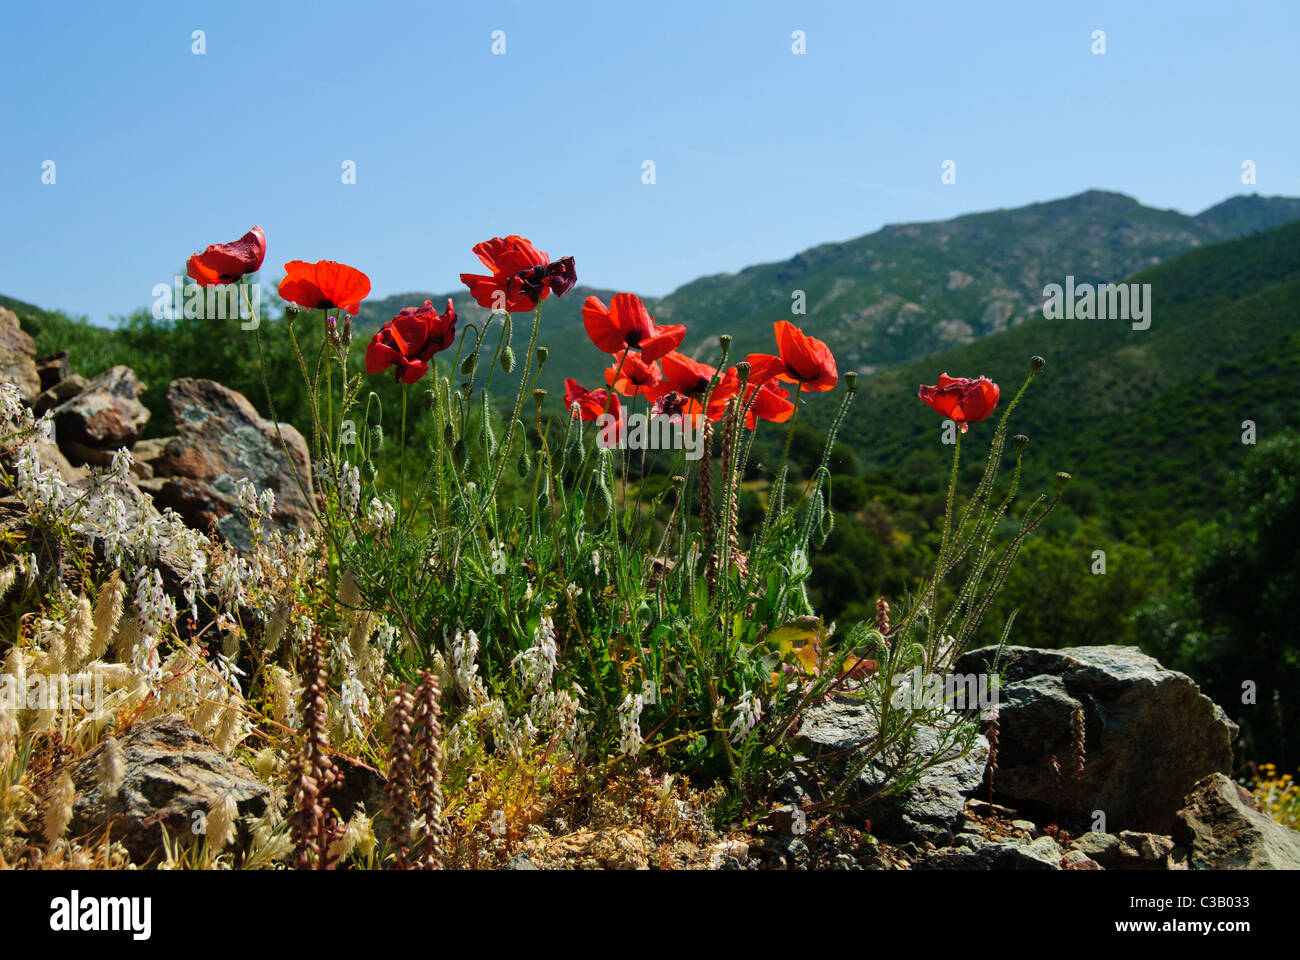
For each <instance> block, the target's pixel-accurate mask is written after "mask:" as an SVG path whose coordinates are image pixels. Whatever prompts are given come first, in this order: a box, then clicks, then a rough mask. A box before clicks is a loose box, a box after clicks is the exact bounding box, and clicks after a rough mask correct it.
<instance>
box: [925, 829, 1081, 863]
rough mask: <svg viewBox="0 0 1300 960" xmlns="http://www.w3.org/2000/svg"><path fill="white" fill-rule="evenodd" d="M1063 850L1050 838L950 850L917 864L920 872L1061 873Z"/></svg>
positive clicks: (932, 855) (984, 844) (936, 853)
mask: <svg viewBox="0 0 1300 960" xmlns="http://www.w3.org/2000/svg"><path fill="white" fill-rule="evenodd" d="M1061 860H1062V854H1061V848H1060V847H1059V846H1058V845H1057V843H1056V841H1055V840H1053V839H1052V838H1051V837H1039V838H1038V839H1037V840H1033V841H1026V840H1005V841H1001V842H998V843H983V844H981V845H979V846H975V847H966V846H962V847H948V848H947V849H945V850H938V851H935V852H934V853H932V854H930V855H929V856H927V857H925V858H924V859H923V860H921V861H920V862H919V863H917V864H916V869H918V870H1060V869H1061Z"/></svg>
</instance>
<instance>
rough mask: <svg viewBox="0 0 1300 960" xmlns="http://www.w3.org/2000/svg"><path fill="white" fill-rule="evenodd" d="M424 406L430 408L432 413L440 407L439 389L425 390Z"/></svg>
mask: <svg viewBox="0 0 1300 960" xmlns="http://www.w3.org/2000/svg"><path fill="white" fill-rule="evenodd" d="M424 408H425V409H426V410H428V411H429V412H430V413H432V412H433V411H434V410H437V409H438V391H436V390H426V391H424Z"/></svg>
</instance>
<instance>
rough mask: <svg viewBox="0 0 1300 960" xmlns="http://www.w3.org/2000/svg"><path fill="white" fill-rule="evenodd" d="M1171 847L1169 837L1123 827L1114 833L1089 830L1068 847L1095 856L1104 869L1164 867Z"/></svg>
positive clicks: (1159, 868) (1160, 868)
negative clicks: (1117, 832) (1122, 829)
mask: <svg viewBox="0 0 1300 960" xmlns="http://www.w3.org/2000/svg"><path fill="white" fill-rule="evenodd" d="M1173 848H1174V842H1173V840H1171V839H1170V838H1169V837H1165V836H1161V835H1159V834H1155V833H1139V832H1137V831H1134V830H1124V831H1123V832H1121V833H1120V834H1119V835H1118V836H1116V835H1115V834H1113V833H1100V832H1098V831H1091V830H1090V831H1089V832H1087V833H1085V834H1084V835H1083V836H1081V837H1079V838H1078V839H1077V840H1075V841H1074V842H1073V843H1071V844H1070V849H1071V850H1074V851H1078V852H1079V853H1082V854H1083V855H1084V856H1086V857H1088V858H1089V859H1090V860H1095V861H1096V862H1097V863H1099V864H1101V865H1102V866H1103V867H1105V868H1106V869H1107V870H1163V869H1165V867H1166V865H1167V862H1168V861H1167V858H1168V856H1169V853H1170V851H1172V850H1173Z"/></svg>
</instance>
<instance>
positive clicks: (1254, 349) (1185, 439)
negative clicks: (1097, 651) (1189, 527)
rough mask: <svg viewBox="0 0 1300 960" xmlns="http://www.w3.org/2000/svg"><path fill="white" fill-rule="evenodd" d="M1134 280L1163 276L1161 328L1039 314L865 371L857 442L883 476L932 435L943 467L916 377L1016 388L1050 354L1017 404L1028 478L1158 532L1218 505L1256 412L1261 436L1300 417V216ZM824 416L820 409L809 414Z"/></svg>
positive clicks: (1155, 296) (1158, 289) (934, 425)
mask: <svg viewBox="0 0 1300 960" xmlns="http://www.w3.org/2000/svg"><path fill="white" fill-rule="evenodd" d="M1130 281H1131V282H1134V283H1143V284H1150V285H1151V296H1152V302H1153V313H1152V320H1151V326H1150V328H1149V329H1147V330H1134V329H1132V326H1131V324H1130V323H1129V322H1127V321H1123V320H1048V319H1044V318H1042V317H1041V316H1040V317H1038V318H1037V319H1033V320H1030V321H1028V322H1026V323H1024V324H1022V325H1020V326H1018V327H1016V328H1014V329H1012V330H1007V331H1004V332H1002V333H999V334H995V335H993V336H990V337H987V338H985V339H983V340H981V341H979V342H977V343H973V344H968V345H966V346H963V347H959V348H956V349H953V350H949V351H946V352H943V353H938V354H935V355H933V356H930V357H926V358H924V359H923V360H916V361H911V362H908V363H905V364H903V365H901V366H899V367H897V368H895V369H892V370H889V371H887V372H884V373H881V374H878V375H876V376H872V377H865V378H862V379H861V380H860V381H859V382H860V383H861V384H862V388H863V389H862V396H861V399H860V402H859V403H858V404H857V407H856V409H855V412H854V416H853V417H852V418H851V419H850V422H849V423H847V424H846V425H845V428H844V432H843V434H842V437H843V439H844V441H845V442H846V443H848V444H849V445H851V446H853V447H854V448H855V450H856V451H857V453H858V456H859V458H860V459H861V460H862V461H863V463H864V464H869V465H870V466H871V467H872V468H874V469H876V470H878V471H880V473H882V474H884V475H889V474H892V473H895V472H897V471H899V470H901V469H903V468H904V466H905V465H906V464H907V463H908V461H909V459H911V460H912V466H913V468H915V466H916V461H915V458H916V457H917V456H918V453H917V451H923V452H922V453H921V454H920V456H921V457H923V458H925V459H930V458H928V457H926V455H925V453H924V451H925V450H926V448H927V446H928V447H930V448H931V449H932V450H933V451H934V457H933V459H934V462H935V464H936V466H938V467H939V469H940V470H942V469H944V467H945V465H946V462H947V453H946V451H947V448H945V447H942V445H941V444H940V442H939V441H940V429H939V427H940V424H939V418H938V417H937V416H936V415H935V414H934V413H933V411H931V410H930V409H929V408H927V407H926V406H924V405H923V404H922V403H920V401H918V400H917V399H916V387H917V384H920V383H933V382H935V379H936V378H937V376H938V375H939V374H940V373H944V372H947V373H949V374H952V375H953V376H978V375H981V374H984V375H987V376H989V377H992V378H993V379H995V380H996V381H998V382H999V383H1000V384H1001V385H1002V388H1003V395H1004V397H1009V396H1010V394H1011V393H1012V392H1014V390H1015V389H1017V387H1018V385H1019V384H1020V382H1021V381H1022V380H1023V377H1024V374H1025V372H1026V370H1027V366H1028V360H1029V357H1031V356H1034V355H1038V356H1042V357H1044V358H1046V359H1047V361H1048V366H1047V368H1046V369H1045V370H1044V371H1043V373H1042V374H1041V375H1040V376H1039V378H1038V379H1037V380H1036V381H1035V384H1034V389H1033V394H1032V397H1031V399H1030V402H1028V403H1026V404H1025V405H1024V406H1023V407H1022V409H1021V410H1019V411H1017V422H1018V423H1019V429H1020V430H1022V431H1023V432H1025V433H1027V434H1029V436H1030V437H1031V448H1030V451H1031V453H1032V456H1030V457H1029V459H1028V464H1027V478H1028V479H1029V481H1030V483H1031V484H1033V483H1039V484H1042V483H1045V482H1046V481H1047V480H1048V479H1049V478H1050V477H1051V475H1052V474H1054V473H1055V472H1056V471H1058V470H1065V471H1068V472H1069V473H1071V474H1072V475H1073V477H1074V478H1075V485H1074V488H1073V492H1074V493H1075V495H1076V496H1080V495H1082V496H1083V497H1085V498H1088V499H1092V498H1095V499H1096V500H1097V501H1098V504H1097V509H1099V510H1102V511H1103V512H1105V513H1106V514H1107V515H1109V516H1111V517H1112V518H1113V519H1114V521H1115V522H1116V523H1117V524H1120V525H1123V526H1128V525H1130V524H1131V525H1133V526H1135V527H1137V528H1139V529H1143V530H1148V531H1154V530H1159V529H1168V528H1169V527H1170V526H1171V525H1176V523H1177V522H1178V521H1179V520H1181V519H1183V518H1185V517H1187V516H1189V515H1197V516H1203V515H1205V514H1206V512H1207V511H1208V510H1210V509H1211V508H1213V506H1214V504H1215V496H1214V493H1215V490H1216V489H1217V487H1218V485H1219V484H1220V483H1221V482H1222V480H1223V477H1224V475H1225V473H1226V471H1227V470H1229V469H1232V468H1235V467H1238V466H1240V465H1241V464H1242V462H1243V458H1244V457H1245V454H1246V453H1247V451H1248V447H1247V446H1246V445H1244V444H1243V443H1242V442H1241V434H1242V426H1241V424H1242V422H1243V421H1244V420H1253V421H1254V422H1255V424H1256V427H1257V431H1258V437H1259V439H1260V440H1263V439H1264V438H1266V437H1269V436H1271V435H1274V434H1276V433H1278V432H1279V431H1281V430H1283V429H1284V428H1286V427H1287V426H1294V425H1295V424H1296V423H1297V422H1300V397H1298V396H1297V394H1296V392H1295V389H1294V384H1295V382H1296V376H1297V374H1298V373H1300V323H1298V322H1297V321H1298V319H1300V223H1292V224H1290V225H1287V226H1284V227H1280V228H1277V229H1274V230H1270V231H1267V232H1264V233H1259V234H1255V235H1252V236H1249V237H1246V238H1243V239H1239V240H1233V241H1229V242H1226V243H1222V244H1215V245H1211V246H1207V247H1202V248H1199V249H1197V250H1193V251H1191V252H1189V253H1186V254H1183V255H1182V256H1180V257H1177V258H1175V259H1173V260H1171V261H1169V262H1168V263H1163V264H1161V265H1159V266H1156V267H1152V268H1151V269H1149V270H1145V271H1142V272H1140V273H1138V274H1136V275H1134V276H1133V277H1132V278H1130ZM827 413H828V411H827V410H826V409H824V408H822V407H820V406H816V405H810V407H809V410H808V414H809V421H810V422H812V423H814V424H816V423H818V422H825V420H826V418H827ZM980 434H981V430H980V428H979V427H978V426H977V427H974V428H972V432H971V434H970V436H972V437H979V436H980Z"/></svg>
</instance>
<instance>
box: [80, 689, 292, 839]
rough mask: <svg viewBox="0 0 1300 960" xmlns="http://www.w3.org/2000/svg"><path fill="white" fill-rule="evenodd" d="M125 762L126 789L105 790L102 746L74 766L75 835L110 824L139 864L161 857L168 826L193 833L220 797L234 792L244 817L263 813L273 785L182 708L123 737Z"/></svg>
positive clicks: (175, 832) (172, 832) (173, 832)
mask: <svg viewBox="0 0 1300 960" xmlns="http://www.w3.org/2000/svg"><path fill="white" fill-rule="evenodd" d="M118 743H119V744H120V746H121V748H122V754H123V759H124V761H125V764H126V776H125V779H124V780H123V782H122V786H121V788H120V789H119V790H118V792H117V793H116V794H114V795H112V796H109V797H106V796H105V795H104V789H103V787H102V786H101V784H100V780H101V776H100V765H99V761H100V754H101V753H102V751H103V749H104V748H103V745H102V744H101V745H100V746H98V747H96V748H95V749H94V750H91V751H90V752H89V753H87V754H86V755H85V756H84V757H83V758H82V759H81V760H79V761H78V762H77V764H76V766H75V767H74V769H73V771H72V782H73V784H74V785H75V786H76V788H77V799H76V802H75V804H74V806H73V817H72V830H71V833H72V834H73V835H74V836H84V835H88V834H95V835H100V834H102V833H103V832H104V830H105V828H108V829H109V830H110V835H111V836H112V838H113V839H114V840H117V841H120V842H121V843H122V845H123V846H125V847H126V849H127V850H128V851H130V853H131V855H132V859H133V860H135V861H136V862H138V863H144V862H146V861H148V860H152V861H153V862H154V863H155V864H156V863H157V862H158V860H159V859H161V856H162V850H163V845H162V844H163V830H166V832H167V835H168V836H170V837H172V838H173V840H174V839H175V838H178V837H180V838H183V839H184V840H189V839H192V837H193V832H192V831H193V829H194V826H195V824H196V823H202V817H201V816H198V815H202V816H206V814H207V812H208V810H210V809H211V808H212V807H213V806H214V805H215V804H216V802H217V801H218V800H219V799H221V798H222V797H224V796H225V795H226V794H229V795H231V796H232V797H234V799H235V805H236V807H237V808H238V809H239V813H240V815H241V816H244V815H251V816H258V815H260V814H261V813H262V812H263V811H264V810H265V806H266V800H267V796H268V794H269V790H268V789H267V788H266V786H264V785H263V784H262V783H260V782H259V781H258V780H257V779H255V778H254V777H253V775H252V774H251V773H250V772H249V771H248V770H246V769H245V768H244V767H242V766H240V765H239V764H237V763H235V762H234V761H232V760H230V759H229V758H228V757H227V756H226V755H225V754H224V753H222V752H221V751H220V750H218V749H217V748H216V747H215V746H213V745H212V744H211V743H209V742H208V741H206V740H204V739H203V738H202V737H201V736H199V734H198V733H196V732H195V731H194V728H193V727H191V726H190V725H189V722H188V721H186V720H185V718H184V717H182V716H181V715H180V714H169V715H167V716H163V717H158V718H155V719H152V720H145V721H143V722H141V723H137V724H135V725H134V726H132V727H131V728H130V729H129V730H128V731H127V732H126V733H125V734H123V735H122V736H120V737H119V738H118Z"/></svg>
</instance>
